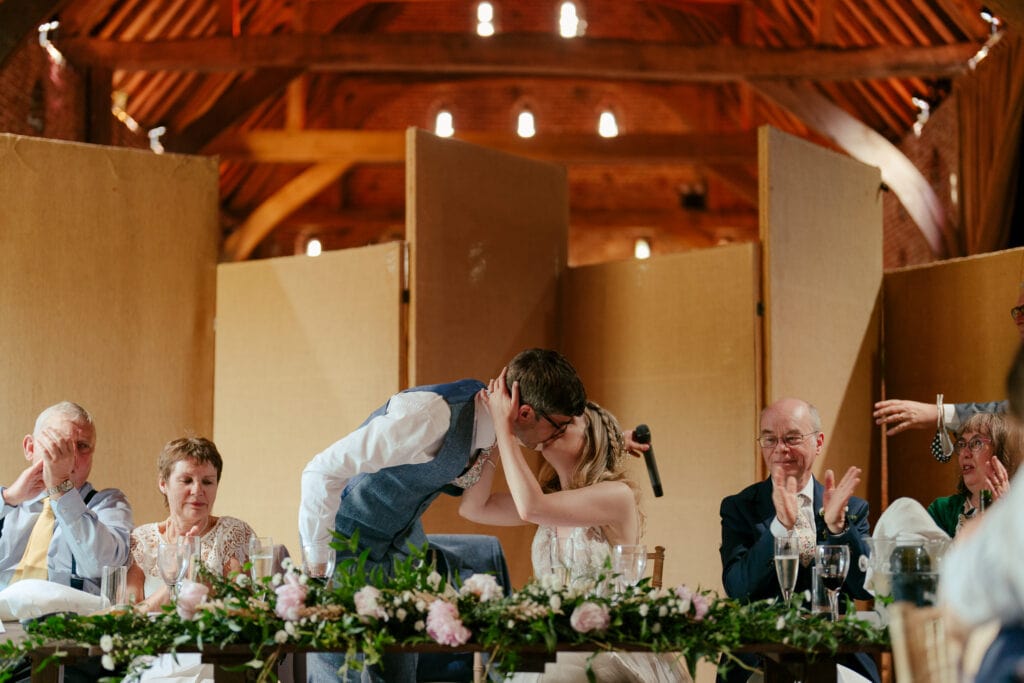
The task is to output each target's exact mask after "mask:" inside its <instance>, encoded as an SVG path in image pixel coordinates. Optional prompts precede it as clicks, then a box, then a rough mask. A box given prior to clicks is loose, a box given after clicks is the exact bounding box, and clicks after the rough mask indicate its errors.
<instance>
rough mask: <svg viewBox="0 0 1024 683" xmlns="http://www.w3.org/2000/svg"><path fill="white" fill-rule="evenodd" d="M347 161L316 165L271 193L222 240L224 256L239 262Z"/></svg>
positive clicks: (345, 167)
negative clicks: (236, 228) (238, 226)
mask: <svg viewBox="0 0 1024 683" xmlns="http://www.w3.org/2000/svg"><path fill="white" fill-rule="evenodd" d="M350 165H351V164H349V163H347V162H328V163H322V164H316V165H315V166H312V167H311V168H308V169H306V170H305V171H303V172H302V173H301V174H299V175H298V177H296V178H293V179H292V180H291V182H289V183H286V184H285V185H284V187H282V188H281V189H279V190H278V191H277V192H275V193H274V194H273V195H271V196H270V197H269V198H268V199H267V200H266V201H265V202H263V204H261V205H260V206H259V208H257V209H256V210H255V211H253V212H252V214H251V215H250V216H249V218H248V219H246V221H245V223H243V224H242V226H241V227H240V228H239V229H238V230H236V231H235V232H233V233H231V235H229V236H228V238H227V239H226V240H225V241H224V255H225V257H226V258H227V259H228V260H230V261H241V260H243V259H245V258H247V257H248V256H249V254H251V253H252V250H253V249H255V248H256V245H257V244H259V243H260V240H262V239H263V238H264V237H266V236H267V235H268V234H269V233H270V231H272V230H273V229H274V228H275V227H277V225H278V224H279V223H280V222H281V221H282V220H283V219H284V218H285V217H286V216H287V215H288V214H290V213H291V212H292V211H294V210H295V209H297V208H298V207H300V206H302V205H303V204H305V203H306V202H307V201H309V200H310V199H311V198H313V197H315V196H316V195H317V194H318V193H319V192H320V191H321V190H323V189H324V188H325V187H327V186H328V185H329V184H331V183H333V182H334V181H336V180H337V179H338V178H340V177H341V175H342V174H343V173H344V172H345V171H347V170H348V168H349V166H350Z"/></svg>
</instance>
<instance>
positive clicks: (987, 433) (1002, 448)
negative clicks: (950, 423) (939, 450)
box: [928, 413, 1024, 536]
mask: <svg viewBox="0 0 1024 683" xmlns="http://www.w3.org/2000/svg"><path fill="white" fill-rule="evenodd" d="M955 452H956V456H957V464H958V465H959V470H958V480H957V485H956V493H954V494H953V495H952V496H946V497H944V498H936V499H935V500H934V501H932V504H931V505H929V506H928V514H930V515H931V516H932V519H934V520H935V523H936V524H938V525H939V526H940V527H942V529H943V531H945V532H946V533H947V534H949V535H950V536H955V535H956V533H957V532H958V531H959V530H960V527H961V526H963V524H964V522H965V521H966V520H968V519H971V518H972V517H974V516H975V515H976V514H978V513H979V511H984V508H985V507H986V506H987V505H990V504H992V503H994V502H995V501H997V500H999V499H1000V498H1001V497H1003V496H1005V495H1006V493H1007V492H1008V491H1009V488H1010V476H1011V475H1012V474H1013V472H1014V470H1016V467H1017V464H1018V462H1019V461H1020V457H1021V454H1022V453H1024V442H1022V432H1021V428H1020V427H1019V426H1018V425H1017V424H1016V423H1015V422H1013V421H1012V418H1010V417H1008V416H1006V415H1000V414H996V413H976V414H975V415H972V416H971V417H969V418H968V419H967V421H966V422H964V423H963V424H962V425H961V426H960V431H959V432H957V438H956V443H955Z"/></svg>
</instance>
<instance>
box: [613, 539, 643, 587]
mask: <svg viewBox="0 0 1024 683" xmlns="http://www.w3.org/2000/svg"><path fill="white" fill-rule="evenodd" d="M646 569H647V547H646V546H643V545H628V544H619V545H617V546H615V547H614V548H613V549H612V570H613V571H614V572H615V573H616V574H618V577H619V585H620V588H622V589H624V588H625V587H626V586H635V585H636V584H637V583H638V582H639V581H640V579H642V578H643V576H644V570H646Z"/></svg>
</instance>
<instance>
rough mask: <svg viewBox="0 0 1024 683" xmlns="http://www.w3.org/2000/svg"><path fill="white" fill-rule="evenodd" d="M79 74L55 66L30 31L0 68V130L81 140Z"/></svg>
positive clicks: (81, 83)
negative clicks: (29, 34)
mask: <svg viewBox="0 0 1024 683" xmlns="http://www.w3.org/2000/svg"><path fill="white" fill-rule="evenodd" d="M85 110H86V108H85V86H84V79H83V78H82V76H81V73H80V72H79V71H78V70H77V69H76V68H75V67H73V66H71V65H70V64H68V63H67V62H65V63H64V65H63V66H57V65H56V64H54V63H53V61H52V60H51V59H50V56H49V55H48V54H47V52H46V51H45V50H44V49H43V48H42V47H40V46H39V39H38V37H37V36H36V35H35V34H33V35H31V36H29V37H28V38H27V39H25V41H24V42H23V43H22V44H21V46H20V47H19V48H18V49H17V50H16V51H15V52H14V53H13V54H12V55H11V56H10V57H9V58H8V60H7V62H6V63H5V64H4V68H3V69H0V130H2V131H3V132H5V133H17V134H18V135H33V136H39V137H47V138H56V139H60V140H79V141H81V140H84V139H85Z"/></svg>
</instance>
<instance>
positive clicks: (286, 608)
mask: <svg viewBox="0 0 1024 683" xmlns="http://www.w3.org/2000/svg"><path fill="white" fill-rule="evenodd" d="M306 591H307V588H306V587H305V586H304V585H302V583H301V582H300V581H299V575H298V574H296V573H294V572H288V573H287V574H285V575H284V581H283V582H282V583H281V585H280V586H278V587H277V588H275V589H274V592H275V593H277V605H275V606H274V612H275V613H276V614H277V616H279V617H281V618H282V619H284V620H285V621H296V620H298V618H299V610H301V609H302V608H303V607H304V606H305V605H306Z"/></svg>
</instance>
